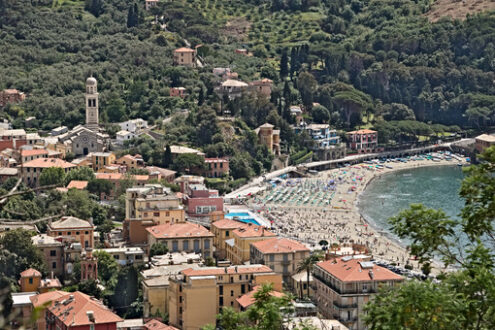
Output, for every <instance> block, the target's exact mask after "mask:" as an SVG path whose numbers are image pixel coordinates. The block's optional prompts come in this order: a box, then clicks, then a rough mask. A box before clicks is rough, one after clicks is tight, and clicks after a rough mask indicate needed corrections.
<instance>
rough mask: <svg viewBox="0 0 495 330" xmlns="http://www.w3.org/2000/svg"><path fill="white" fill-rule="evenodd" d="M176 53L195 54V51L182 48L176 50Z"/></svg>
mask: <svg viewBox="0 0 495 330" xmlns="http://www.w3.org/2000/svg"><path fill="white" fill-rule="evenodd" d="M174 52H176V53H194V50H193V49H191V48H187V47H181V48H177V49H176V50H174Z"/></svg>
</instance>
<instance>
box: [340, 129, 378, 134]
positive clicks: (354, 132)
mask: <svg viewBox="0 0 495 330" xmlns="http://www.w3.org/2000/svg"><path fill="white" fill-rule="evenodd" d="M373 133H376V131H373V130H370V129H360V130H357V131H352V132H347V133H346V134H373Z"/></svg>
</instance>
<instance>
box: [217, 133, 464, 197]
mask: <svg viewBox="0 0 495 330" xmlns="http://www.w3.org/2000/svg"><path fill="white" fill-rule="evenodd" d="M471 142H474V139H461V140H456V141H452V142H447V143H442V144H434V145H429V146H423V147H418V148H410V149H402V150H394V151H384V152H379V153H371V154H359V155H351V156H347V157H344V158H340V159H334V160H323V161H318V162H311V163H305V164H301V165H299V167H305V168H307V169H309V170H317V171H321V170H326V169H330V168H333V167H336V166H338V165H344V164H347V163H348V164H356V163H361V162H364V161H367V160H371V159H377V158H388V157H401V156H408V155H418V154H423V153H428V152H432V151H435V150H439V149H450V148H451V147H452V146H453V145H455V144H466V143H468V144H469V143H471ZM297 168H298V167H296V166H287V167H284V168H282V169H280V170H277V171H273V172H270V173H265V174H263V175H261V176H259V177H256V178H254V179H252V180H251V181H250V182H248V183H246V184H245V185H244V186H242V187H240V188H239V189H237V190H235V191H232V192H231V193H229V194H227V195H225V197H224V200H225V201H226V202H229V201H231V200H234V199H237V198H242V197H245V196H247V195H249V194H254V193H257V192H258V191H261V190H263V189H265V187H264V186H263V182H264V181H268V180H272V179H274V178H276V177H279V176H281V175H284V174H287V173H290V172H293V171H296V170H297Z"/></svg>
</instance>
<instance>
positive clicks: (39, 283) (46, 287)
mask: <svg viewBox="0 0 495 330" xmlns="http://www.w3.org/2000/svg"><path fill="white" fill-rule="evenodd" d="M19 285H20V286H21V292H36V291H37V292H40V293H45V292H48V291H50V290H56V289H60V288H62V284H61V283H60V281H59V280H58V279H57V278H56V277H53V276H52V278H46V279H42V278H41V273H40V272H39V271H37V270H36V269H33V268H29V269H26V270H25V271H23V272H22V273H21V279H20V280H19Z"/></svg>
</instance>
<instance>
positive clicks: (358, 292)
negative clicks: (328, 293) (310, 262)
mask: <svg viewBox="0 0 495 330" xmlns="http://www.w3.org/2000/svg"><path fill="white" fill-rule="evenodd" d="M313 278H315V279H317V280H318V281H320V282H322V283H323V284H324V285H326V286H327V287H329V288H330V289H332V290H333V291H334V292H336V293H338V294H339V295H341V296H344V297H345V296H358V295H364V296H367V295H369V294H372V293H377V292H378V291H377V289H375V288H368V289H367V290H357V289H356V290H349V289H344V291H341V290H340V288H338V287H336V286H335V285H333V284H332V283H331V282H329V281H327V280H325V279H324V278H323V277H322V276H321V275H317V274H314V273H313Z"/></svg>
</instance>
